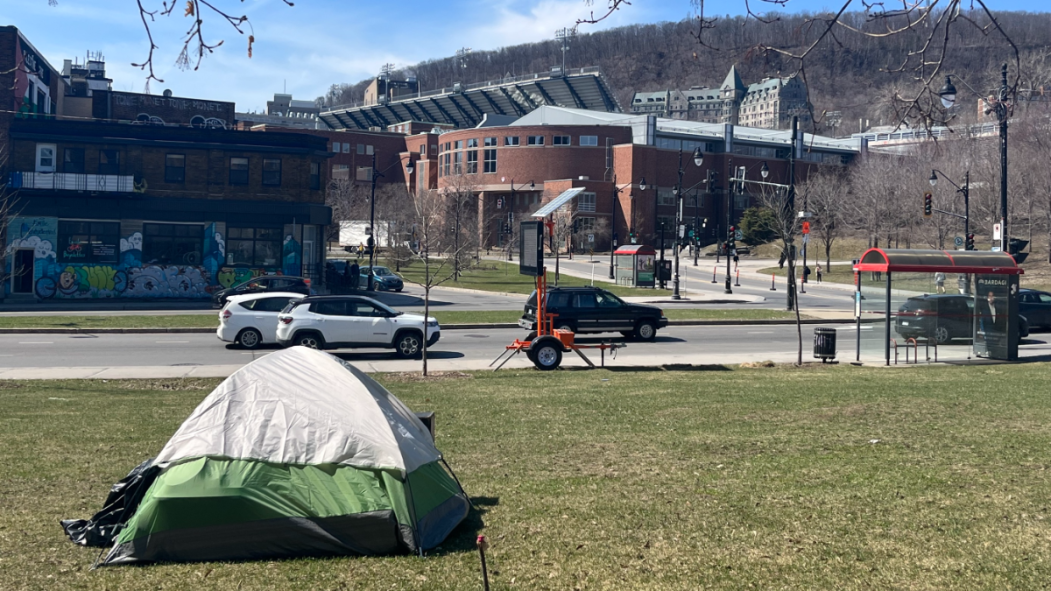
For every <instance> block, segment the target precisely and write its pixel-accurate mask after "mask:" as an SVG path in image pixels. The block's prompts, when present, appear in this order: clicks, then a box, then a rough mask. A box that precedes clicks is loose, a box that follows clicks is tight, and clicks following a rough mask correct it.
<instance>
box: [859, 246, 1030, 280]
mask: <svg viewBox="0 0 1051 591" xmlns="http://www.w3.org/2000/svg"><path fill="white" fill-rule="evenodd" d="M854 270H855V271H861V272H883V273H957V274H959V273H977V274H981V275H1021V274H1023V273H1025V271H1024V270H1023V269H1022V268H1021V267H1019V266H1018V264H1017V263H1015V260H1014V257H1012V256H1011V255H1009V254H1007V253H1006V252H990V251H980V250H951V251H949V250H903V249H882V248H870V249H868V250H866V251H865V254H863V255H861V261H860V262H859V263H858V264H856V265H854Z"/></svg>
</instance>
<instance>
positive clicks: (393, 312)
mask: <svg viewBox="0 0 1051 591" xmlns="http://www.w3.org/2000/svg"><path fill="white" fill-rule="evenodd" d="M369 303H371V304H372V305H373V306H376V307H377V308H379V309H380V310H383V311H384V312H386V313H388V314H390V315H391V316H401V315H402V314H404V313H405V312H401V311H398V310H395V309H394V308H391V307H390V306H388V305H387V304H384V303H383V302H377V301H376V300H369Z"/></svg>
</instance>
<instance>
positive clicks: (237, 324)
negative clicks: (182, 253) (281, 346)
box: [215, 291, 305, 349]
mask: <svg viewBox="0 0 1051 591" xmlns="http://www.w3.org/2000/svg"><path fill="white" fill-rule="evenodd" d="M303 297H305V296H304V295H303V294H301V293H293V292H281V291H272V292H263V293H253V294H247V295H236V296H230V297H229V298H227V300H226V305H225V306H223V309H222V311H220V312H219V328H217V329H216V330H215V336H217V337H219V340H220V341H225V342H227V343H236V344H238V345H240V346H242V347H244V348H245V349H255V348H257V347H259V346H260V345H269V344H274V343H276V342H277V315H278V314H279V313H280V312H281V310H284V309H285V307H286V306H288V303H289V302H293V301H298V300H301V299H303Z"/></svg>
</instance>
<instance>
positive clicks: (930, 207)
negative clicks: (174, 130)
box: [923, 191, 934, 218]
mask: <svg viewBox="0 0 1051 591" xmlns="http://www.w3.org/2000/svg"><path fill="white" fill-rule="evenodd" d="M933 198H934V196H933V195H931V192H930V191H927V192H926V193H924V194H923V217H925V218H929V217H931V215H933V214H934V203H932V199H933Z"/></svg>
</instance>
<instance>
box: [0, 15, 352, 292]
mask: <svg viewBox="0 0 1051 591" xmlns="http://www.w3.org/2000/svg"><path fill="white" fill-rule="evenodd" d="M92 61H95V62H97V63H94V64H93V63H92ZM69 65H70V67H69V68H64V69H65V70H67V72H64V73H59V72H57V71H56V70H55V69H54V68H52V67H51V66H50V65H49V64H48V63H47V62H46V61H44V59H43V58H42V57H41V56H40V55H39V54H38V53H37V52H36V51H35V50H34V49H33V48H32V46H31V45H30V44H29V42H28V41H27V40H25V38H24V37H23V36H22V35H21V33H19V32H18V30H17V29H15V28H14V27H0V72H2V73H0V89H3V88H8V89H10V88H14V90H15V92H14V93H13V95H12V94H9V93H6V92H3V91H2V90H0V106H2V107H3V108H2V109H0V114H2V115H3V116H4V117H3V118H2V119H0V150H3V153H4V154H6V156H7V158H6V162H3V163H2V164H0V182H2V183H3V184H4V185H5V186H6V189H5V190H6V191H7V192H8V194H9V195H12V197H11V199H12V200H13V203H14V206H13V209H12V210H13V211H14V212H15V213H14V214H13V216H12V217H9V218H8V219H5V220H3V222H4V224H3V226H2V228H0V232H2V233H3V240H4V244H5V245H6V246H7V249H6V257H5V263H4V264H5V270H6V273H5V274H4V277H5V278H6V280H5V282H4V288H3V289H4V292H3V293H5V294H7V295H8V296H9V297H13V298H16V299H23V298H24V299H27V300H32V299H37V300H46V299H52V298H55V299H59V298H77V299H88V298H208V297H210V294H211V293H213V292H214V291H216V290H218V289H221V288H223V287H227V286H230V285H232V284H235V283H238V282H241V281H244V280H247V279H249V278H251V277H253V276H256V275H262V274H284V275H306V276H308V277H311V278H312V279H314V280H318V279H320V274H321V273H320V272H321V267H322V265H321V262H322V260H323V258H324V231H323V230H324V227H325V226H327V225H328V224H329V223H331V209H330V208H329V207H328V206H326V205H325V191H324V189H325V185H326V183H327V177H328V166H327V162H328V159H329V157H330V156H332V153H331V152H329V146H328V143H327V142H326V140H325V139H324V138H320V137H311V136H309V135H304V134H299V133H282V132H270V133H252V132H249V131H235V130H234V123H235V121H234V117H235V115H234V113H235V111H234V105H233V103H229V102H222V101H211V100H202V99H193V98H184V97H174V96H171V94H170V93H167V92H166V93H164V94H163V95H160V96H157V95H148V94H138V93H127V92H115V91H112V90H110V89H109V84H108V79H105V75H104V69H99V66H100V65H101V61H100V60H89V62H88V63H87V64H85V67H84V68H80V67H79V64H78V67H76V68H74V67H73V65H72V64H69ZM88 66H94V68H91V67H88ZM80 70H84V71H83V72H81V71H80Z"/></svg>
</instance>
